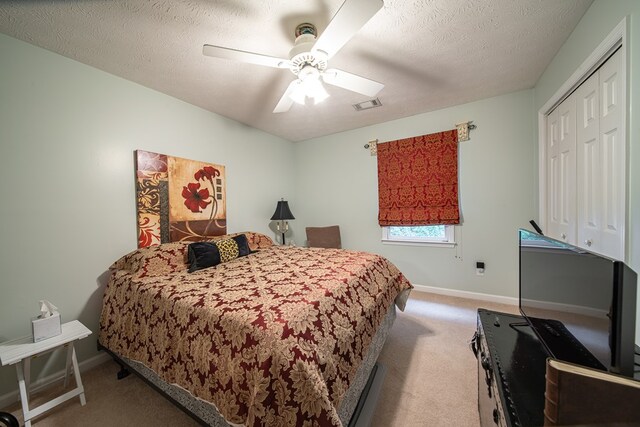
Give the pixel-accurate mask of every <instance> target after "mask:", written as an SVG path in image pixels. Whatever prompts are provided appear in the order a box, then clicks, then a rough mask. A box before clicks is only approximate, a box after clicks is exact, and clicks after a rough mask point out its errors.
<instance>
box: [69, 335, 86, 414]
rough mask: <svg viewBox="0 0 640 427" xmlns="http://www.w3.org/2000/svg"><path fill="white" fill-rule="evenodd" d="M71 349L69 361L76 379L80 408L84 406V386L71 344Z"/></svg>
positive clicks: (74, 350)
mask: <svg viewBox="0 0 640 427" xmlns="http://www.w3.org/2000/svg"><path fill="white" fill-rule="evenodd" d="M69 346H70V347H71V359H72V362H73V375H75V377H76V388H77V389H78V392H79V393H80V404H81V405H82V406H84V405H86V403H87V400H86V399H85V397H84V386H83V385H82V379H81V378H80V369H79V368H78V358H77V357H76V349H75V346H74V345H73V343H69Z"/></svg>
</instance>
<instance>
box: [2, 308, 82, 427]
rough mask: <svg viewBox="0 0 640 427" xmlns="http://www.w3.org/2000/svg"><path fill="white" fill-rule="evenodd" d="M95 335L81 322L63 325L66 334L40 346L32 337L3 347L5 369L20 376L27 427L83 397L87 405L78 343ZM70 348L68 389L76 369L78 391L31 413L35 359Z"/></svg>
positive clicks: (21, 395)
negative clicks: (33, 362)
mask: <svg viewBox="0 0 640 427" xmlns="http://www.w3.org/2000/svg"><path fill="white" fill-rule="evenodd" d="M89 335H91V331H90V330H89V329H88V328H87V327H86V326H84V325H83V324H82V323H80V322H79V321H78V320H74V321H72V322H68V323H64V324H62V334H60V335H57V336H55V337H52V338H47V339H46V340H43V341H40V342H36V343H34V342H33V338H32V337H24V338H18V339H15V340H12V341H7V342H4V343H2V344H0V362H1V363H2V366H6V365H14V364H15V365H16V372H17V374H18V388H19V389H20V400H21V401H22V412H23V414H24V425H25V427H31V419H32V418H35V417H37V416H38V415H40V414H42V413H43V412H45V411H48V410H49V409H51V408H53V407H54V406H57V405H59V404H61V403H63V402H66V401H67V400H69V399H71V398H74V397H76V396H80V404H81V405H83V406H84V405H85V404H86V400H85V397H84V386H83V385H82V380H81V379H80V370H79V369H78V359H77V358H76V349H75V348H74V346H73V343H74V341H76V340H81V339H82V338H85V337H87V336H89ZM62 347H67V364H66V367H65V370H64V386H65V387H66V386H67V383H68V381H69V372H70V370H71V367H72V366H73V374H74V376H75V377H76V388H74V389H73V390H71V391H68V392H66V393H65V394H63V395H61V396H58V397H56V398H54V399H52V400H50V401H48V402H46V403H43V404H42V405H40V406H38V407H36V408H33V409H31V410H30V409H29V388H30V381H31V359H32V358H35V357H37V356H40V355H42V354H45V353H49V352H52V351H54V350H57V349H58V348H62Z"/></svg>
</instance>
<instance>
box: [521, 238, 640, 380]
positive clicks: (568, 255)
mask: <svg viewBox="0 0 640 427" xmlns="http://www.w3.org/2000/svg"><path fill="white" fill-rule="evenodd" d="M519 233H520V312H521V313H522V315H523V316H524V317H525V318H526V320H527V322H528V323H529V325H530V326H531V328H532V329H533V330H534V332H535V333H536V335H537V336H538V338H539V339H540V341H542V343H543V345H544V347H545V348H546V350H547V352H548V353H549V355H550V356H552V357H554V358H556V359H560V360H565V361H568V362H573V363H577V364H580V365H584V366H589V367H592V368H596V369H601V370H606V371H610V372H614V373H617V374H621V375H625V376H629V377H633V369H634V363H633V362H634V347H635V324H636V320H635V319H636V282H637V275H636V273H635V272H634V271H633V270H631V269H630V268H629V267H628V266H626V265H625V264H624V263H623V262H621V261H616V260H613V259H610V258H607V257H604V256H601V255H597V254H595V253H592V252H588V251H585V250H583V249H580V248H577V247H575V246H571V245H568V244H566V243H563V242H560V241H557V240H554V239H551V238H548V237H545V236H542V235H541V234H538V233H534V232H531V231H528V230H523V229H521V230H520V231H519Z"/></svg>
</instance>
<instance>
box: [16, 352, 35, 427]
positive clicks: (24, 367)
mask: <svg viewBox="0 0 640 427" xmlns="http://www.w3.org/2000/svg"><path fill="white" fill-rule="evenodd" d="M29 360H30V359H26V360H24V364H23V361H20V362H18V363H17V364H16V373H17V374H18V389H19V390H20V401H21V403H22V414H23V416H24V427H31V414H30V413H29V395H28V390H29V384H28V383H27V379H25V373H26V374H27V375H26V377H27V378H28V377H29V374H30V372H29V371H30V366H29V365H30V363H29Z"/></svg>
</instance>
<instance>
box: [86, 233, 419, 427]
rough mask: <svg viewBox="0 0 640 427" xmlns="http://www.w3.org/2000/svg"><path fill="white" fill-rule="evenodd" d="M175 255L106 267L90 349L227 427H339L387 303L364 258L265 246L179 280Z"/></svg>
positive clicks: (391, 281)
mask: <svg viewBox="0 0 640 427" xmlns="http://www.w3.org/2000/svg"><path fill="white" fill-rule="evenodd" d="M185 250H186V243H170V244H165V245H161V247H156V248H146V249H140V250H138V251H135V252H133V253H131V254H129V255H127V256H125V257H123V258H121V259H120V260H119V261H117V262H116V263H115V264H114V265H113V266H112V275H111V279H110V282H109V284H108V286H107V289H106V292H105V297H104V306H103V311H102V316H101V321H100V337H99V340H100V343H101V344H102V345H103V346H105V347H106V348H108V349H110V350H111V351H114V352H115V353H116V354H119V355H121V356H124V357H127V358H130V359H133V360H136V361H139V362H141V363H143V364H144V365H146V366H147V367H149V368H151V369H152V370H153V371H155V372H156V373H157V374H158V375H159V376H160V377H161V378H162V379H163V380H164V381H166V382H168V383H173V384H177V385H179V386H180V387H182V388H184V389H186V390H188V391H189V392H190V393H191V394H193V395H194V396H196V397H198V398H200V399H203V400H205V401H208V402H210V403H213V404H214V405H215V406H216V407H217V409H218V411H219V412H220V413H221V415H222V416H223V417H224V418H225V419H226V420H227V421H228V422H230V423H235V424H245V425H251V426H254V425H268V426H293V425H299V426H300V425H301V426H305V425H323V426H324V425H327V426H339V425H341V423H340V420H339V418H338V414H337V411H336V408H337V407H338V405H339V404H340V402H341V400H342V397H343V396H344V393H345V392H346V390H347V388H348V387H349V384H350V382H351V380H352V379H353V378H354V376H355V373H356V370H357V369H358V366H359V365H360V363H361V361H362V359H363V357H364V355H365V354H366V352H367V349H368V346H369V344H370V343H371V340H372V338H373V336H374V335H375V332H376V330H377V328H378V326H379V325H380V323H381V321H382V319H383V318H384V316H385V314H386V312H387V310H388V308H389V307H390V306H391V304H392V303H393V301H394V299H395V298H396V296H397V295H398V294H399V293H400V292H401V291H403V290H405V289H409V288H410V287H411V285H410V284H409V283H408V281H407V280H406V279H405V278H404V276H403V275H402V274H401V273H400V272H399V271H398V269H397V268H396V267H395V266H394V265H393V264H391V263H390V262H389V261H387V260H386V259H384V258H382V257H380V256H377V255H374V254H370V253H365V252H354V251H346V250H339V249H311V248H295V247H281V246H271V247H269V248H266V249H263V250H260V251H259V252H257V253H253V254H251V255H249V256H246V257H242V258H238V259H236V260H233V261H230V262H227V263H224V264H220V265H218V266H216V267H212V268H208V269H205V270H200V271H197V272H195V273H191V274H190V273H188V272H187V271H186V269H187V266H186V265H185V264H184V252H185Z"/></svg>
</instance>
